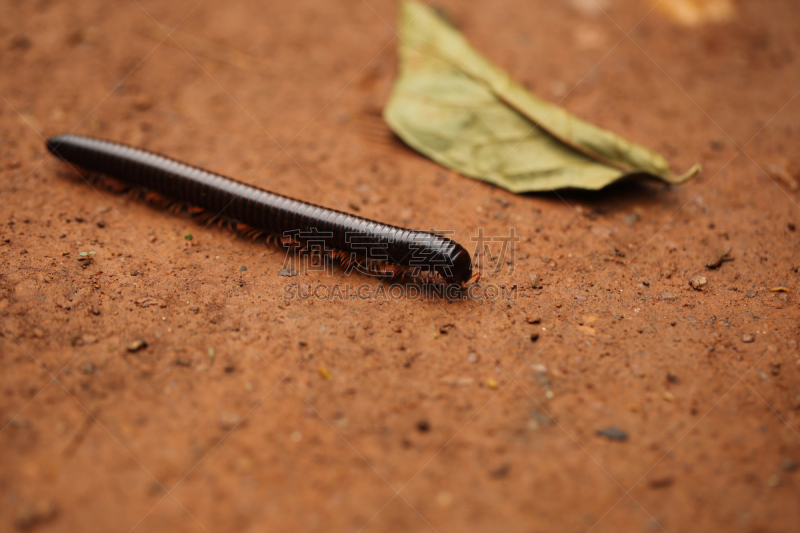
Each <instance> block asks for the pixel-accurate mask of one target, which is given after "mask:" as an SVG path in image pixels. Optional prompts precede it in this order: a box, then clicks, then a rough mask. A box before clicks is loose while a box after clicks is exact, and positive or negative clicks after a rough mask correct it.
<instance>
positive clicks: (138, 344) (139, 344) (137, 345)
mask: <svg viewBox="0 0 800 533" xmlns="http://www.w3.org/2000/svg"><path fill="white" fill-rule="evenodd" d="M145 348H147V342H145V341H144V339H138V340H135V341H133V342H132V343H130V344H129V345H128V346H127V350H128V351H129V352H138V351H139V350H143V349H145Z"/></svg>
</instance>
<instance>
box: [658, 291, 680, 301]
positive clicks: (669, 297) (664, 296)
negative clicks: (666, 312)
mask: <svg viewBox="0 0 800 533" xmlns="http://www.w3.org/2000/svg"><path fill="white" fill-rule="evenodd" d="M677 298H678V297H677V296H675V295H674V294H672V293H671V292H664V293H662V294H661V299H662V300H676V299H677Z"/></svg>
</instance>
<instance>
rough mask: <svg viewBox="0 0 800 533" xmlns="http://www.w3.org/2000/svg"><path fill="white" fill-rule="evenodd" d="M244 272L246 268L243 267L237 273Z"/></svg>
mask: <svg viewBox="0 0 800 533" xmlns="http://www.w3.org/2000/svg"><path fill="white" fill-rule="evenodd" d="M245 270H247V267H246V266H243V267H242V268H240V269H239V272H244V271H245Z"/></svg>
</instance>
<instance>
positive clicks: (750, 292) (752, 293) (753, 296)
mask: <svg viewBox="0 0 800 533" xmlns="http://www.w3.org/2000/svg"><path fill="white" fill-rule="evenodd" d="M757 294H758V292H757V291H747V297H748V298H755V297H756V295H757Z"/></svg>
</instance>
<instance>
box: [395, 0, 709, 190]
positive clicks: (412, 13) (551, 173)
mask: <svg viewBox="0 0 800 533" xmlns="http://www.w3.org/2000/svg"><path fill="white" fill-rule="evenodd" d="M400 10H401V11H400V22H399V25H400V28H401V31H400V40H399V43H400V44H399V52H400V74H399V77H398V79H397V82H396V83H395V86H394V89H393V91H392V95H391V98H390V100H389V103H388V104H387V106H386V109H385V110H384V113H383V116H384V118H385V119H386V122H387V123H388V124H389V126H390V127H391V128H392V130H393V131H394V132H395V133H396V134H397V135H398V136H400V138H401V139H403V140H404V141H405V142H406V143H407V144H408V145H409V146H411V147H412V148H414V149H415V150H417V151H418V152H420V153H422V154H424V155H426V156H428V157H430V158H431V159H433V160H434V161H436V162H438V163H439V164H441V165H444V166H446V167H449V168H452V169H453V170H456V171H457V172H460V173H461V174H464V175H467V176H471V177H473V178H477V179H480V180H483V181H487V182H490V183H493V184H495V185H498V186H500V187H503V188H505V189H508V190H510V191H512V192H516V193H521V192H531V191H546V190H552V189H560V188H565V187H575V188H582V189H600V188H602V187H605V186H606V185H608V184H609V183H611V182H613V181H615V180H617V179H619V178H622V177H625V176H627V175H633V174H649V175H651V176H655V177H658V178H660V179H662V180H664V181H666V182H669V183H680V182H682V181H684V180H686V179H688V178H690V177H691V176H694V175H695V174H696V173H697V172H699V171H700V167H699V166H695V167H693V168H692V169H691V170H689V171H688V172H687V173H685V174H683V175H682V176H676V175H675V174H673V173H672V170H670V167H669V164H668V163H667V161H666V159H664V158H663V157H662V156H661V155H659V154H657V153H655V152H652V151H650V150H648V149H647V148H645V147H643V146H639V145H637V144H634V143H632V142H630V141H627V140H625V139H623V138H622V137H619V136H618V135H615V134H614V133H611V132H610V131H607V130H604V129H601V128H598V127H597V126H594V125H592V124H589V123H588V122H585V121H583V120H581V119H579V118H577V117H575V116H574V115H571V114H570V113H568V112H567V111H566V110H564V109H562V108H560V107H558V106H556V105H554V104H551V103H548V102H545V101H543V100H541V99H539V98H537V97H536V96H534V95H532V94H531V93H530V92H528V91H527V90H526V89H525V88H524V87H522V86H521V85H519V84H518V83H516V82H514V81H513V80H512V79H511V78H510V77H509V75H508V74H507V73H506V72H505V71H503V70H502V69H501V68H500V67H498V66H496V65H494V64H493V63H492V62H490V61H489V60H488V59H486V58H485V57H483V56H482V55H481V54H480V53H479V52H478V51H476V50H475V49H474V48H472V46H470V44H469V43H468V42H467V40H466V38H465V37H464V36H463V35H461V34H460V33H459V32H458V31H457V30H456V29H455V28H453V27H452V26H451V25H450V24H448V23H447V22H446V21H445V20H444V19H443V18H442V17H441V16H440V15H438V14H437V13H436V12H435V11H434V10H432V9H429V8H427V7H425V6H423V5H422V4H419V3H417V2H414V1H405V2H402V4H401V8H400Z"/></svg>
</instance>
